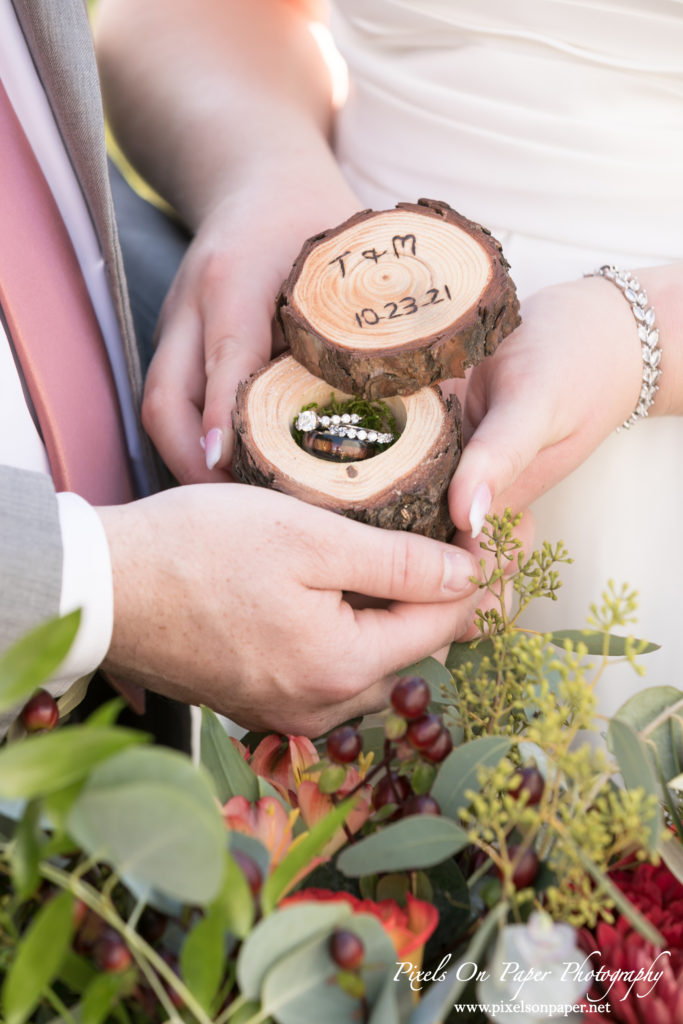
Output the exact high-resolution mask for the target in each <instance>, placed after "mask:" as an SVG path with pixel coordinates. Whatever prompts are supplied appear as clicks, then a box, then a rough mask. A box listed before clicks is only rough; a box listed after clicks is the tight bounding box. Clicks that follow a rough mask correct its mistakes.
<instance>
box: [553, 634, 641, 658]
mask: <svg viewBox="0 0 683 1024" xmlns="http://www.w3.org/2000/svg"><path fill="white" fill-rule="evenodd" d="M549 639H550V643H551V644H554V645H555V647H562V648H564V644H565V640H570V641H571V642H572V644H573V645H574V648H576V646H577V644H583V645H584V646H585V647H586V650H587V652H588V654H591V655H597V656H598V657H602V656H603V655H608V656H609V657H610V658H617V657H622V658H623V656H624V655H625V654H626V644H627V642H628V640H627V638H626V637H623V636H615V635H614V634H613V633H601V632H599V631H598V630H593V629H558V630H556V631H555V632H554V633H550V635H549ZM630 642H631V643H635V644H644V645H645V646H644V647H643V649H642V651H640V653H641V654H651V653H652V651H658V650H659V644H652V643H649V641H647V640H636V639H634V638H631V640H630Z"/></svg>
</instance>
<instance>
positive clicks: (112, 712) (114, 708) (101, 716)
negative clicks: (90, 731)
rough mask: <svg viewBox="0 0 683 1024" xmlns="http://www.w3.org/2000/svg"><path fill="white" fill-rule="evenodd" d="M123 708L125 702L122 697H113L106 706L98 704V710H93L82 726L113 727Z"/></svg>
mask: <svg viewBox="0 0 683 1024" xmlns="http://www.w3.org/2000/svg"><path fill="white" fill-rule="evenodd" d="M125 706H126V702H125V700H124V699H123V697H114V699H113V700H108V701H107V702H106V704H100V706H99V707H98V708H95V710H94V711H93V712H92V713H91V714H89V715H88V717H87V719H86V721H85V723H84V724H85V725H87V726H88V727H92V726H94V725H114V724H115V722H116V720H117V718H118V717H119V715H120V714H121V712H122V711H123V709H124V708H125Z"/></svg>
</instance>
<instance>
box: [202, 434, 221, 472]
mask: <svg viewBox="0 0 683 1024" xmlns="http://www.w3.org/2000/svg"><path fill="white" fill-rule="evenodd" d="M204 445H205V449H204V450H205V451H206V468H207V469H213V468H214V466H217V465H218V463H219V462H220V458H221V455H222V454H223V431H222V430H219V429H218V427H213V428H212V429H211V430H210V431H209V432H208V434H207V435H206V438H205V439H204Z"/></svg>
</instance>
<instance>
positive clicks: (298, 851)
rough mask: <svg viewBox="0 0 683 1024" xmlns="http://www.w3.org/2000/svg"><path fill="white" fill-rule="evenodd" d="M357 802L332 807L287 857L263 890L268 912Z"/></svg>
mask: <svg viewBox="0 0 683 1024" xmlns="http://www.w3.org/2000/svg"><path fill="white" fill-rule="evenodd" d="M353 806H354V801H353V800H345V801H344V802H343V803H341V804H339V806H338V807H335V808H334V810H332V811H329V813H328V814H326V815H325V817H324V818H322V819H321V820H320V821H318V822H317V823H316V824H315V825H314V826H313V828H312V829H311V830H310V831H309V832H308V834H307V835H305V836H304V838H303V839H300V840H298V841H297V843H296V846H294V847H292V848H291V849H290V850H289V853H288V854H287V855H286V856H285V857H283V859H282V860H281V861H280V863H279V864H278V866H277V867H276V868H275V870H274V871H273V873H272V874H271V875H270V877H269V878H268V879H267V880H266V883H265V885H264V886H263V889H262V890H261V908H262V910H263V913H264V914H269V913H270V912H271V910H273V908H274V907H275V906H276V905H277V903H278V902H279V900H280V899H281V898H282V897H283V896H284V894H285V893H286V892H287V890H288V889H289V887H290V886H291V885H292V882H293V881H294V879H295V878H296V876H297V875H298V874H300V872H301V871H302V870H303V869H304V868H305V867H306V866H307V865H308V864H310V862H311V861H312V860H313V859H314V857H317V856H318V855H319V854H320V852H321V851H322V849H323V847H324V846H325V845H326V844H327V843H328V842H329V840H330V839H331V838H332V836H333V835H334V834H335V832H336V831H337V829H338V828H341V826H342V825H343V824H344V822H345V821H346V819H347V817H348V816H349V814H350V813H351V810H352V809H353Z"/></svg>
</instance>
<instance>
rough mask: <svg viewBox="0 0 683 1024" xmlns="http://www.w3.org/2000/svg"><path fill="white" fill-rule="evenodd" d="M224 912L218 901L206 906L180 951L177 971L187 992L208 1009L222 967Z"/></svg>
mask: <svg viewBox="0 0 683 1024" xmlns="http://www.w3.org/2000/svg"><path fill="white" fill-rule="evenodd" d="M225 931H226V927H225V913H224V907H223V905H222V902H221V901H218V902H216V903H214V904H213V905H212V906H210V907H209V908H208V910H207V911H206V914H205V916H204V917H202V918H201V919H200V920H199V921H198V922H197V924H196V925H195V926H194V928H193V929H192V931H191V932H190V933H189V935H188V936H187V938H186V939H185V942H184V943H183V947H182V949H181V951H180V970H181V973H182V976H183V979H184V981H185V983H186V985H187V987H188V988H189V990H190V992H192V994H193V995H194V996H195V998H196V999H197V1001H198V1002H199V1003H200V1005H201V1006H202V1007H203V1008H204V1009H205V1010H206V1011H207V1013H208V1012H210V1011H211V1003H212V1001H213V998H214V996H215V995H216V993H217V992H218V989H219V986H220V983H221V980H222V978H223V972H224V969H225V960H226V948H225Z"/></svg>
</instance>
